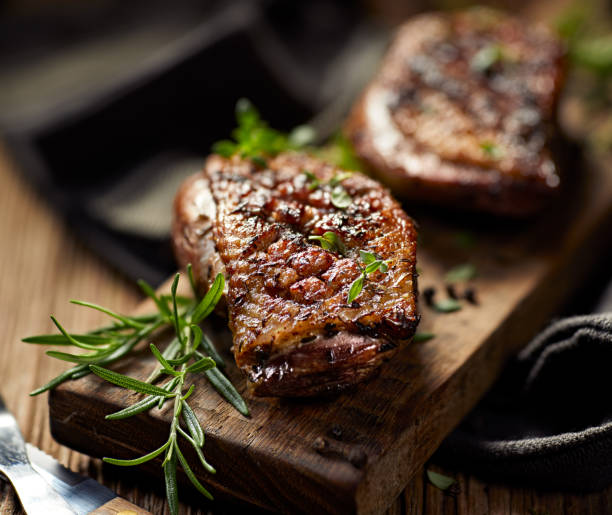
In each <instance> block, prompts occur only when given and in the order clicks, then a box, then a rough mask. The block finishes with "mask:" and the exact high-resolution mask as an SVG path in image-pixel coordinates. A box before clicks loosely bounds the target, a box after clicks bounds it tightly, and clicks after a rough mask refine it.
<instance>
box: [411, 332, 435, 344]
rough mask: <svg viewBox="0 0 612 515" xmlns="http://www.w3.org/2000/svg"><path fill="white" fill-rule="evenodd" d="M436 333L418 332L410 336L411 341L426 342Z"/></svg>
mask: <svg viewBox="0 0 612 515" xmlns="http://www.w3.org/2000/svg"><path fill="white" fill-rule="evenodd" d="M435 337H436V335H435V334H434V333H425V332H419V333H416V334H415V335H414V337H413V338H412V342H413V343H422V342H426V341H429V340H431V339H433V338H435Z"/></svg>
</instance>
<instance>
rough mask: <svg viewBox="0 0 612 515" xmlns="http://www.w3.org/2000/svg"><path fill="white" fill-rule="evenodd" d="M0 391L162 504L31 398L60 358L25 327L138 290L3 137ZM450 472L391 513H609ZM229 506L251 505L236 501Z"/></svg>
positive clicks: (89, 315) (72, 463)
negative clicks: (448, 490) (45, 195)
mask: <svg viewBox="0 0 612 515" xmlns="http://www.w3.org/2000/svg"><path fill="white" fill-rule="evenodd" d="M0 241H2V242H3V243H2V245H0V270H1V272H0V292H1V295H0V321H1V323H2V324H1V326H2V328H3V330H4V331H3V332H4V337H3V340H2V342H1V343H0V356H1V358H0V378H1V381H0V393H1V394H2V396H3V397H4V399H5V402H6V404H7V406H8V407H9V409H11V410H12V412H13V413H14V414H15V417H16V418H17V420H18V422H19V425H20V427H21V430H22V432H23V434H24V437H25V439H26V440H27V441H28V442H30V443H32V444H34V445H36V446H38V447H40V448H41V449H43V450H44V451H46V452H47V453H49V454H51V455H53V456H54V457H55V458H57V459H58V460H59V461H60V462H61V463H62V464H64V465H66V466H68V467H70V468H71V469H73V470H75V471H77V472H80V473H82V474H88V475H90V476H92V477H94V478H96V479H97V480H98V481H100V482H103V483H104V484H105V485H107V486H109V487H110V488H112V489H114V490H115V491H116V492H117V493H118V494H120V495H122V496H124V497H126V498H127V499H129V500H131V501H132V502H134V503H136V504H138V505H140V506H142V507H143V508H146V509H148V510H149V511H151V512H152V513H154V514H163V513H168V511H167V509H166V506H165V501H164V492H163V489H162V488H161V487H160V486H159V485H152V486H148V481H147V480H146V479H145V478H143V481H142V482H141V483H140V484H139V485H138V488H136V487H135V486H134V482H126V481H125V479H120V478H118V477H117V476H116V475H115V471H114V470H113V467H111V466H107V465H105V466H104V467H102V464H101V462H100V461H99V460H94V459H90V458H88V457H87V456H84V455H82V454H79V453H77V452H74V451H71V450H70V449H68V448H67V447H63V446H60V445H58V444H57V443H56V442H55V441H54V440H53V439H52V438H51V435H50V433H49V422H48V409H47V400H46V395H43V396H39V397H35V398H31V397H29V396H28V392H30V391H31V390H33V389H34V388H35V387H37V386H39V385H41V384H43V383H44V382H46V381H47V380H48V379H49V378H51V377H52V376H54V375H55V374H57V373H58V372H60V371H61V370H63V369H64V368H65V364H63V363H61V362H59V361H57V360H53V359H51V358H48V357H47V356H45V354H44V350H43V349H42V348H40V347H36V346H30V345H26V344H23V343H21V342H20V339H21V338H22V337H24V336H28V335H32V334H40V333H46V332H51V331H52V330H53V326H52V323H51V321H50V320H49V317H48V315H49V314H54V315H56V316H57V317H58V319H59V320H60V321H61V322H62V323H63V324H64V325H65V326H66V327H68V328H69V329H70V330H74V331H75V332H76V331H79V330H85V329H89V328H92V327H94V326H95V325H96V324H98V323H99V322H101V320H102V317H100V316H98V314H97V313H96V312H94V311H92V310H84V309H82V308H81V309H79V308H78V307H76V306H72V305H70V304H69V303H68V300H69V299H71V298H78V299H83V300H90V301H93V302H96V303H100V304H103V305H107V306H112V307H113V308H114V309H116V310H118V311H128V312H129V311H130V309H132V308H133V307H134V306H136V305H137V303H138V302H139V301H140V300H141V295H140V293H139V291H138V290H137V289H136V288H135V287H134V285H132V284H131V283H130V282H129V281H128V280H126V279H125V278H124V277H122V276H121V275H119V274H118V273H117V272H116V271H114V270H112V269H111V268H110V267H109V266H107V265H106V264H105V263H104V262H103V261H102V260H101V259H100V258H98V257H97V256H96V255H94V254H93V253H92V252H90V251H89V250H88V249H86V248H84V247H83V246H82V245H81V244H80V243H79V242H78V241H77V240H76V239H75V238H74V237H73V236H72V234H71V233H70V230H69V228H67V227H65V225H64V224H63V222H62V221H61V220H60V219H59V218H58V217H57V215H56V214H55V213H54V212H52V211H51V210H50V209H49V208H48V206H46V205H44V203H43V201H42V200H41V198H40V197H39V196H38V195H37V194H36V193H35V192H34V191H33V190H32V189H31V188H30V187H29V186H28V184H27V183H26V182H25V181H24V179H23V177H22V176H21V175H19V174H18V169H17V167H16V165H15V164H14V163H13V162H12V161H11V160H10V158H9V156H8V153H7V151H6V149H5V148H4V147H1V146H0ZM431 468H432V469H433V470H436V471H439V472H443V473H445V474H447V475H450V476H453V477H455V478H456V479H457V480H458V485H459V490H458V493H457V494H456V495H454V496H451V495H448V494H445V493H444V492H442V491H440V490H438V489H436V488H435V487H434V486H433V485H431V484H429V483H428V482H427V481H426V480H424V471H423V473H421V474H418V475H417V477H416V478H415V480H414V481H413V482H412V483H411V484H409V485H408V487H407V488H406V490H405V492H404V493H403V495H402V496H400V498H399V499H398V500H397V501H396V503H395V504H394V506H393V507H392V508H391V509H390V510H389V512H388V513H389V515H391V514H393V515H395V514H398V515H399V514H438V513H444V514H451V513H452V514H485V513H494V514H498V513H499V514H510V513H512V514H515V513H516V514H526V515H527V514H538V515H544V514H550V515H554V514H557V513H568V514H581V515H582V514H606V513H612V487H610V488H608V489H606V490H604V491H602V492H599V493H594V494H590V495H573V494H565V493H561V492H540V491H537V490H533V489H525V488H515V487H510V486H507V485H499V484H489V483H487V482H486V481H482V480H481V479H476V478H475V477H473V476H469V475H466V474H461V473H460V472H458V471H453V470H444V469H441V468H439V467H435V466H433V465H432V466H431ZM194 499H196V501H195V502H194V503H193V504H192V505H187V504H183V505H182V511H181V513H185V514H187V513H189V514H200V513H202V514H203V513H213V514H215V515H217V514H220V513H226V512H228V511H230V512H231V511H232V509H230V508H229V507H227V506H224V505H220V506H217V505H214V506H211V505H207V504H206V503H205V502H204V501H203V500H202V502H201V503H198V498H194ZM234 511H235V512H236V513H238V512H241V513H246V512H248V510H245V509H244V507H243V508H242V509H238V510H235V509H234ZM0 513H2V514H5V513H6V514H11V513H21V510H20V508H19V503H18V501H17V499H16V497H15V495H14V493H13V490H12V488H11V487H10V486H8V485H7V484H5V483H2V482H0Z"/></svg>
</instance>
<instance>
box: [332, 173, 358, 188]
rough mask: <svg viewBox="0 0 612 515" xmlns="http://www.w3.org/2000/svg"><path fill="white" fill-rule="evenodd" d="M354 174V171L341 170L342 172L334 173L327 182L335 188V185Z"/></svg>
mask: <svg viewBox="0 0 612 515" xmlns="http://www.w3.org/2000/svg"><path fill="white" fill-rule="evenodd" d="M352 175H353V172H340V173H338V174H336V175H334V176H333V177H332V178H331V179H330V180H329V181H328V182H327V184H329V185H330V186H331V187H332V188H334V187H335V186H338V185H339V184H340V183H342V181H344V180H345V179H348V178H349V177H351V176H352Z"/></svg>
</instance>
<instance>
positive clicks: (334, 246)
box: [308, 231, 346, 256]
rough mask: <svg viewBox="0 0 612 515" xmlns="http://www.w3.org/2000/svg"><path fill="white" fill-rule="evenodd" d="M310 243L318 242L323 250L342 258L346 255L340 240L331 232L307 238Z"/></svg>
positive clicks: (344, 246) (342, 242)
mask: <svg viewBox="0 0 612 515" xmlns="http://www.w3.org/2000/svg"><path fill="white" fill-rule="evenodd" d="M308 239H309V240H311V241H318V242H319V243H320V244H321V248H323V249H325V250H331V251H333V252H338V253H339V254H342V255H343V256H345V255H346V245H345V244H344V241H342V238H341V237H340V236H338V235H337V234H336V233H335V232H333V231H326V232H324V233H323V236H308Z"/></svg>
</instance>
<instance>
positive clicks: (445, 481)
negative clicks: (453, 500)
mask: <svg viewBox="0 0 612 515" xmlns="http://www.w3.org/2000/svg"><path fill="white" fill-rule="evenodd" d="M427 479H429V482H430V483H431V484H432V485H434V486H435V487H436V488H439V489H440V490H442V491H444V490H448V489H449V488H450V487H451V486H453V485H454V484H455V483H456V482H457V480H456V479H453V478H452V477H448V476H445V475H443V474H439V473H438V472H434V471H433V470H429V469H427Z"/></svg>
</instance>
